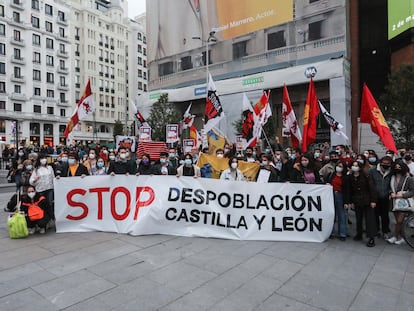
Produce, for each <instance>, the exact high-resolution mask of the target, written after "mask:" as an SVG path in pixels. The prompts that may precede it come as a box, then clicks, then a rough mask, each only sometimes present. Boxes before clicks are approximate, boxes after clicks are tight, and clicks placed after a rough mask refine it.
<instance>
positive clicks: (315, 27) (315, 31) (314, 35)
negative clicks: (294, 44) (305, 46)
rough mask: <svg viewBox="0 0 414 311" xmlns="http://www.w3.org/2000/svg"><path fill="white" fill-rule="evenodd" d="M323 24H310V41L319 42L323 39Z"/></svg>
mask: <svg viewBox="0 0 414 311" xmlns="http://www.w3.org/2000/svg"><path fill="white" fill-rule="evenodd" d="M322 22H323V21H319V22H315V23H310V24H309V37H308V40H309V41H314V40H319V39H321V38H322Z"/></svg>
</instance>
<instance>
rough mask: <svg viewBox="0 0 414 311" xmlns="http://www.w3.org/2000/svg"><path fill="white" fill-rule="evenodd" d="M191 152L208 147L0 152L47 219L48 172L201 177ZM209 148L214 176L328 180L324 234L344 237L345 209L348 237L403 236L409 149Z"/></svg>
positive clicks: (410, 184)
mask: <svg viewBox="0 0 414 311" xmlns="http://www.w3.org/2000/svg"><path fill="white" fill-rule="evenodd" d="M199 152H204V153H208V149H203V150H200V151H198V150H192V152H190V153H183V152H182V150H181V148H170V149H169V151H168V152H161V153H160V155H159V160H158V159H157V161H153V160H152V159H151V157H150V155H149V154H142V155H140V156H139V157H138V156H137V155H136V154H135V153H133V152H131V150H129V149H128V148H125V147H119V148H118V149H117V150H112V149H108V148H107V147H106V146H102V147H101V146H99V144H97V145H96V146H95V147H94V148H87V147H85V146H76V147H62V148H47V149H43V150H32V149H25V148H19V149H18V150H9V149H7V150H6V151H5V152H3V159H4V158H7V159H11V162H10V170H9V176H13V181H14V182H15V183H16V185H17V190H18V191H19V193H20V195H22V201H23V202H27V201H33V199H32V198H28V194H29V192H30V193H33V192H35V194H31V196H33V197H35V199H36V200H39V198H44V199H45V200H44V201H45V202H43V199H42V200H41V201H42V202H43V203H42V204H43V208H45V209H46V210H47V211H46V213H45V217H47V220H48V223H53V220H54V211H53V210H54V208H53V179H54V178H64V177H72V176H81V177H85V176H88V175H92V176H100V175H112V176H113V175H118V174H126V175H136V176H138V175H175V176H177V177H180V176H191V177H194V178H198V177H209V175H208V174H206V173H205V172H206V171H207V170H206V167H207V166H209V165H210V164H206V165H204V166H203V167H199V166H198V165H197V160H198V157H199ZM47 155H49V160H48V157H47ZM50 155H53V157H50ZM214 155H215V156H216V157H217V158H225V159H226V161H227V164H228V168H227V169H225V170H223V171H222V172H220V179H222V180H234V181H250V182H252V181H254V182H258V183H267V182H276V183H277V182H293V183H307V184H330V185H332V189H333V192H334V193H333V197H334V206H335V216H336V217H335V218H336V223H335V226H334V228H333V231H332V235H331V237H332V238H338V239H339V240H341V241H345V240H346V239H347V237H349V234H348V232H347V228H348V225H349V223H350V221H349V219H348V217H347V215H348V213H349V211H350V210H352V211H354V212H355V219H356V235H355V236H354V237H353V239H354V240H355V241H361V240H364V238H363V234H364V232H365V235H366V240H365V241H366V245H367V246H368V247H373V246H375V239H376V238H383V239H385V240H386V241H387V242H388V243H391V244H397V245H399V244H403V243H404V240H403V239H402V237H401V226H402V223H403V220H404V217H405V214H404V213H401V212H394V217H395V222H396V225H395V230H394V233H393V234H392V233H391V230H390V219H389V215H390V213H389V212H390V211H391V209H392V200H393V199H395V198H398V197H401V196H402V195H403V196H404V197H411V196H414V178H412V176H413V174H414V161H413V155H412V153H411V152H410V151H407V150H405V149H400V151H399V154H394V153H393V152H392V151H387V153H386V155H385V156H383V157H379V156H378V155H377V154H376V152H375V151H373V150H365V151H363V152H361V153H356V152H354V151H353V150H352V149H349V148H346V147H345V146H343V145H337V146H329V144H327V143H325V144H324V145H323V147H322V148H314V149H313V150H312V151H311V152H307V153H302V152H301V149H300V148H291V147H287V148H284V147H283V146H282V145H281V144H280V143H279V141H278V139H277V138H276V139H275V140H274V141H273V142H271V143H269V144H268V145H267V146H266V147H265V148H264V149H263V150H261V149H260V148H259V147H255V148H251V147H247V148H246V149H245V150H242V151H237V150H236V148H235V146H234V145H232V144H225V145H224V146H223V148H219V149H216V150H215V153H214ZM51 159H52V160H51ZM240 161H245V162H249V163H257V164H258V165H259V167H260V168H259V170H258V173H257V175H256V178H254V179H253V178H248V177H246V176H244V175H243V172H242V171H241V170H240V169H239V162H240ZM401 191H404V192H405V193H404V194H401V193H402V192H401ZM26 204H27V203H26ZM41 225H42V227H41V228H40V230H39V232H41V233H44V232H45V230H44V228H45V221H44V220H42V222H41ZM31 233H33V228H32V230H31Z"/></svg>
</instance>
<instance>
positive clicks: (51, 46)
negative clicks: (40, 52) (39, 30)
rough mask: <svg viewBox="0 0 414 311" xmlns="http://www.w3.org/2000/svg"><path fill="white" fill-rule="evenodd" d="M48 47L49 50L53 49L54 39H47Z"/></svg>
mask: <svg viewBox="0 0 414 311" xmlns="http://www.w3.org/2000/svg"><path fill="white" fill-rule="evenodd" d="M46 47H47V48H48V49H53V39H50V38H46Z"/></svg>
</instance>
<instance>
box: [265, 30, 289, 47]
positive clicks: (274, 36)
mask: <svg viewBox="0 0 414 311" xmlns="http://www.w3.org/2000/svg"><path fill="white" fill-rule="evenodd" d="M282 46H286V40H285V31H284V30H281V31H278V32H273V33H269V34H268V35H267V49H268V50H273V49H277V48H280V47H282Z"/></svg>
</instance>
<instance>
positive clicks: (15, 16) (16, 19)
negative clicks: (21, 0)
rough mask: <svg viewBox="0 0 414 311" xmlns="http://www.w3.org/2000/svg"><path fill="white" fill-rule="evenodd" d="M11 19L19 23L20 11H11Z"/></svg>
mask: <svg viewBox="0 0 414 311" xmlns="http://www.w3.org/2000/svg"><path fill="white" fill-rule="evenodd" d="M13 21H14V22H16V23H20V13H19V12H13Z"/></svg>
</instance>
